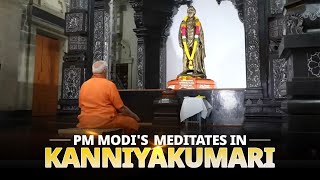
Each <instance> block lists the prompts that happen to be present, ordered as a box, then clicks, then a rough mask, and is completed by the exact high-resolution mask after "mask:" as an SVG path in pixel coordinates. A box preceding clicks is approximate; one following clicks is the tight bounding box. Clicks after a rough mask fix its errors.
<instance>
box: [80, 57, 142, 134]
mask: <svg viewBox="0 0 320 180" xmlns="http://www.w3.org/2000/svg"><path fill="white" fill-rule="evenodd" d="M106 72H107V63H106V62H105V61H96V62H95V63H94V64H93V66H92V73H93V76H92V77H91V78H90V79H89V80H87V81H86V82H84V83H83V84H82V86H81V88H80V95H79V107H80V109H81V113H80V115H79V116H78V120H79V123H78V125H77V127H78V128H99V129H109V128H121V129H123V130H124V133H125V134H132V133H135V132H136V131H138V128H139V124H138V122H139V121H140V119H139V117H138V116H137V115H136V114H135V113H133V112H132V111H131V110H130V109H129V108H128V107H127V106H125V105H124V103H123V101H122V99H121V97H120V95H119V91H118V89H117V87H116V85H115V84H114V83H113V82H111V81H109V80H107V79H106Z"/></svg>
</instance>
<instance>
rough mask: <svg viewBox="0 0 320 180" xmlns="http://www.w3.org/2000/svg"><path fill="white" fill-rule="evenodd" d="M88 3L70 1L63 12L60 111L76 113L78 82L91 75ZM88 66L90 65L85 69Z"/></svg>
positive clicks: (78, 0) (89, 3)
mask: <svg viewBox="0 0 320 180" xmlns="http://www.w3.org/2000/svg"><path fill="white" fill-rule="evenodd" d="M92 2H94V1H88V0H71V1H70V4H69V11H68V12H67V13H66V15H65V20H66V27H65V34H66V35H67V36H68V53H67V54H65V56H64V58H63V67H62V88H61V97H60V100H59V104H60V113H76V112H78V110H79V108H78V98H79V90H80V87H81V84H82V83H83V82H84V81H85V80H86V79H88V78H89V77H90V76H91V64H92V57H91V55H92V51H91V47H92V45H91V41H90V38H91V36H90V34H89V33H88V32H89V31H90V29H91V28H90V25H91V26H92V25H93V23H92V22H91V23H89V21H90V19H92V18H90V16H89V14H90V13H89V12H90V8H91V7H93V6H92ZM89 67H90V68H89Z"/></svg>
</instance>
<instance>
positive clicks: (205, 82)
mask: <svg viewBox="0 0 320 180" xmlns="http://www.w3.org/2000/svg"><path fill="white" fill-rule="evenodd" d="M215 87H216V85H215V82H214V81H213V80H211V79H202V78H196V77H192V76H180V77H178V78H177V79H174V80H171V81H169V82H168V88H170V89H214V88H215Z"/></svg>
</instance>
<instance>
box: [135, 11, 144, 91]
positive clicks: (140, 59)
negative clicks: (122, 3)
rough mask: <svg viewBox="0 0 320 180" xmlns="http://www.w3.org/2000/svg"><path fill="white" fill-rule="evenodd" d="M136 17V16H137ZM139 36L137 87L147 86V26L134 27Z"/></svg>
mask: <svg viewBox="0 0 320 180" xmlns="http://www.w3.org/2000/svg"><path fill="white" fill-rule="evenodd" d="M135 18H136V17H135ZM134 32H135V33H136V35H137V37H138V46H137V51H138V53H137V89H144V88H145V74H146V73H145V68H146V36H147V29H146V28H143V27H142V28H137V29H134Z"/></svg>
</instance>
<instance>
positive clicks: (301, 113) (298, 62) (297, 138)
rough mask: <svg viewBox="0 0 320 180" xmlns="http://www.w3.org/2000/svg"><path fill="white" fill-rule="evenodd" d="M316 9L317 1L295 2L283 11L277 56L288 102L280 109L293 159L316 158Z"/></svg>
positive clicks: (319, 87)
mask: <svg viewBox="0 0 320 180" xmlns="http://www.w3.org/2000/svg"><path fill="white" fill-rule="evenodd" d="M319 9H320V3H318V1H313V0H305V1H302V0H298V1H288V2H287V4H286V5H285V11H284V14H285V29H284V37H283V39H282V42H281V44H280V47H279V54H280V55H281V57H283V58H285V59H286V60H287V64H288V81H287V97H288V99H287V101H285V102H284V103H283V107H284V108H285V109H286V111H287V113H288V131H289V138H288V140H289V146H290V147H291V148H292V149H295V150H296V153H297V154H295V155H301V154H305V153H306V152H307V151H310V152H311V151H312V152H314V153H313V154H316V153H317V151H319V149H320V145H319V143H318V140H319V137H320V111H319V107H320V21H319V18H320V17H319V16H318V15H317V13H316V12H319ZM297 144H298V145H297ZM290 147H289V148H290ZM299 153H300V154H299ZM308 158H313V157H308Z"/></svg>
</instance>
